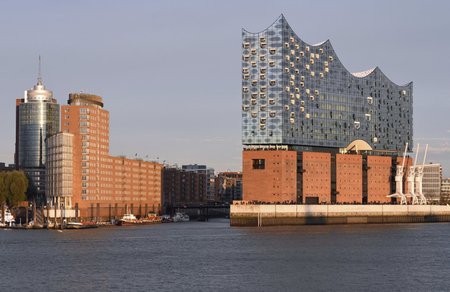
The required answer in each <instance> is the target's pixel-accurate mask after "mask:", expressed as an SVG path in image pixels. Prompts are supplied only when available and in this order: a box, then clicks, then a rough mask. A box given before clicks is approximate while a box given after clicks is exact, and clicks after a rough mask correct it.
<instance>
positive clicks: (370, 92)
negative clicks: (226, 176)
mask: <svg viewBox="0 0 450 292" xmlns="http://www.w3.org/2000/svg"><path fill="white" fill-rule="evenodd" d="M242 48H243V49H242V142H243V144H244V145H246V146H251V145H287V146H290V145H293V146H308V147H309V146H311V147H325V148H343V147H347V146H348V145H349V144H350V143H351V142H353V141H355V140H363V141H365V142H367V143H368V144H369V145H370V146H371V148H372V149H374V150H381V151H393V152H403V150H404V147H405V144H406V142H408V143H409V145H410V146H409V149H408V150H409V151H411V149H412V136H413V119H412V115H413V108H412V102H413V95H412V93H413V92H412V91H413V86H412V82H411V83H409V84H406V85H403V86H400V85H397V84H395V83H393V82H392V81H390V80H389V79H388V78H387V77H386V76H385V75H384V74H383V72H382V71H381V70H380V69H379V68H378V67H376V68H373V69H370V70H367V71H364V72H359V73H350V72H349V71H348V70H347V69H346V68H345V67H344V66H343V64H342V63H341V62H340V61H339V59H338V57H337V55H336V53H335V52H334V50H333V47H332V46H331V43H330V41H328V40H327V41H325V42H323V43H319V44H315V45H310V44H307V43H305V42H304V41H302V40H301V39H300V38H299V37H298V36H297V35H296V34H295V32H294V31H293V30H292V29H291V27H290V26H289V24H288V23H287V21H286V19H285V18H284V16H283V15H281V16H280V17H279V18H278V19H277V20H276V21H275V22H274V23H273V24H272V25H271V26H269V27H268V28H267V29H265V30H263V31H261V32H259V33H251V32H248V31H246V30H243V31H242Z"/></svg>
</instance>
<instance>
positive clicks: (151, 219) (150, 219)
mask: <svg viewBox="0 0 450 292" xmlns="http://www.w3.org/2000/svg"><path fill="white" fill-rule="evenodd" d="M140 221H141V222H142V223H143V224H154V223H161V222H162V218H161V216H158V215H157V214H156V213H154V212H149V213H148V214H147V217H145V218H142V219H141V220H140Z"/></svg>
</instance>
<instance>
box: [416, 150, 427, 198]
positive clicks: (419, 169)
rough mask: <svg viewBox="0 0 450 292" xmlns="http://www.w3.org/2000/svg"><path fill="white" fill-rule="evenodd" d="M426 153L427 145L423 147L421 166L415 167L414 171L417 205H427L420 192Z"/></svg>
mask: <svg viewBox="0 0 450 292" xmlns="http://www.w3.org/2000/svg"><path fill="white" fill-rule="evenodd" d="M427 152H428V144H427V145H426V146H425V153H424V155H423V162H422V165H419V166H417V169H416V177H415V186H416V196H417V197H418V204H419V205H426V204H427V198H426V197H425V195H424V194H423V191H422V179H423V170H424V167H425V161H426V159H427Z"/></svg>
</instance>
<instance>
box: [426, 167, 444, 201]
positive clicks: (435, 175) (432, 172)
mask: <svg viewBox="0 0 450 292" xmlns="http://www.w3.org/2000/svg"><path fill="white" fill-rule="evenodd" d="M441 181H442V167H441V165H440V164H425V165H424V168H423V179H422V192H423V194H424V195H425V197H426V198H427V201H428V202H430V203H434V204H436V203H439V201H440V197H441Z"/></svg>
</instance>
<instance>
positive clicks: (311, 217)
mask: <svg viewBox="0 0 450 292" xmlns="http://www.w3.org/2000/svg"><path fill="white" fill-rule="evenodd" d="M431 222H450V206H442V205H263V204H261V205H258V204H233V205H231V206H230V225H231V226H279V225H311V224H371V223H376V224H383V223H431Z"/></svg>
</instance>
